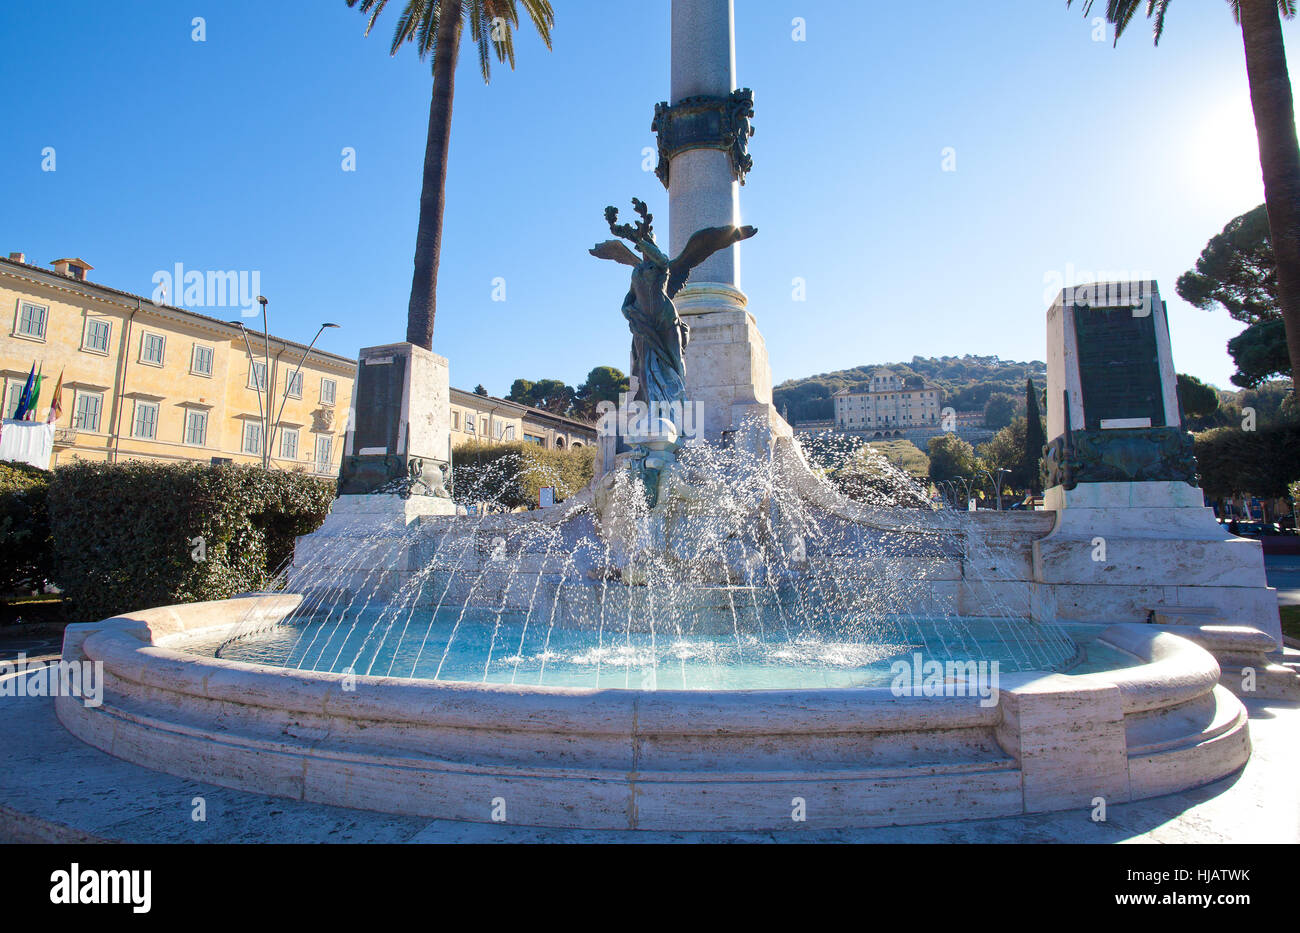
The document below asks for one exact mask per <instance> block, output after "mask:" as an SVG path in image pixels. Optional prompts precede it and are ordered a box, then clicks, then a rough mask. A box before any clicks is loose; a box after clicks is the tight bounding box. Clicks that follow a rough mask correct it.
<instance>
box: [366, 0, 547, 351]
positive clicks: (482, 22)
mask: <svg viewBox="0 0 1300 933" xmlns="http://www.w3.org/2000/svg"><path fill="white" fill-rule="evenodd" d="M347 5H348V6H349V7H357V8H359V9H360V11H361V12H362V13H366V14H369V15H370V21H369V22H368V23H367V24H366V35H370V30H371V29H372V28H374V25H375V20H377V19H378V18H379V14H380V13H382V12H383V11H384V7H385V6H387V5H388V0H347ZM518 6H522V7H523V8H524V12H525V13H526V14H527V15H528V18H529V19H530V20H531V21H532V24H533V26H534V27H535V28H536V29H537V32H538V34H539V35H540V36H541V37H542V41H543V42H545V43H546V47H547V48H548V49H549V48H550V47H551V27H552V26H553V25H554V24H555V12H554V11H553V10H552V9H551V4H550V2H549V0H407V3H406V7H405V8H404V9H403V10H402V13H401V15H400V16H399V17H398V19H397V28H396V29H395V30H394V32H393V42H392V46H391V48H390V49H389V52H390V53H391V54H393V55H396V54H397V50H398V49H399V48H401V47H402V44H403V43H406V42H414V43H415V47H416V49H417V50H418V51H419V53H420V58H421V59H424V58H425V57H426V56H428V55H430V54H432V56H433V98H432V100H431V101H430V103H429V134H428V138H427V140H426V142H425V145H424V183H423V186H422V187H421V189H420V224H419V228H418V230H417V231H416V234H415V271H414V274H413V275H412V277H411V300H410V304H409V305H408V306H407V311H406V339H407V341H408V342H410V343H414V344H418V345H419V346H422V347H424V348H425V349H426V350H431V349H433V319H434V316H435V314H436V312H437V305H438V261H439V259H440V258H441V254H442V209H443V203H444V200H445V197H446V191H447V149H448V143H449V141H450V138H451V137H450V130H451V103H452V98H453V96H454V94H455V91H456V62H457V61H458V60H459V58H460V40H461V34H462V33H463V31H464V30H465V28H466V27H467V26H468V28H469V34H470V36H471V38H472V39H473V40H474V44H475V45H476V46H477V47H478V63H479V69H480V70H481V71H482V72H483V81H484V83H488V82H490V81H491V80H492V53H494V52H495V53H496V57H497V61H500V62H509V63H510V67H511V69H513V68H514V67H515V44H514V31H515V29H517V28H518V27H519V11H518V9H517V7H518Z"/></svg>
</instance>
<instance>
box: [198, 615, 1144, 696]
mask: <svg viewBox="0 0 1300 933" xmlns="http://www.w3.org/2000/svg"><path fill="white" fill-rule="evenodd" d="M768 621H769V622H770V623H771V624H768V625H759V626H752V625H750V626H746V628H745V629H743V630H739V629H738V630H732V631H728V630H727V627H726V625H725V624H724V623H725V619H719V618H709V619H702V620H700V624H695V625H690V626H686V627H682V626H677V625H670V626H666V627H664V629H660V630H653V631H652V630H649V628H648V626H645V625H640V626H637V627H636V629H637V630H634V628H633V626H631V625H623V626H620V625H619V624H617V623H614V622H611V623H609V624H605V625H602V626H597V627H592V626H590V625H585V626H581V627H571V626H562V625H554V624H549V623H548V621H547V620H545V619H543V620H541V621H540V622H539V621H538V620H537V619H536V618H529V617H528V616H527V615H526V614H524V613H511V612H502V613H496V612H493V611H490V610H483V609H466V610H463V611H462V610H459V609H457V610H454V611H447V612H440V613H438V614H436V615H435V614H433V613H431V612H429V611H428V610H424V611H419V612H405V613H396V612H392V611H391V610H386V609H382V608H380V609H375V610H366V611H361V612H357V613H345V614H336V615H330V616H324V617H319V616H318V617H313V618H307V619H295V620H291V621H289V622H287V623H285V624H283V625H281V626H279V627H277V628H274V629H271V630H269V631H265V632H261V633H257V634H254V635H250V636H248V637H244V638H241V639H240V640H238V641H235V642H232V643H229V644H226V645H225V646H223V647H221V648H220V650H219V651H218V646H217V645H216V644H210V645H206V646H203V645H195V646H191V649H190V650H197V651H200V652H203V653H207V654H218V655H219V656H220V657H222V658H226V659H229V660H237V661H248V662H252V663H258V664H267V665H273V666H277V667H288V668H292V669H297V670H310V671H331V672H335V673H346V672H349V671H350V672H352V673H356V674H369V675H378V676H393V677H413V678H421V679H430V680H442V681H459V682H471V683H492V684H518V685H546V686H569V687H596V688H629V689H660V690H665V689H667V690H682V689H685V690H718V689H729V690H738V689H801V688H802V689H806V688H818V687H859V686H889V685H890V684H891V683H892V682H893V681H894V678H895V677H896V675H897V674H898V671H899V667H898V666H897V665H898V664H899V663H906V664H908V665H912V666H915V665H917V663H918V660H919V662H920V663H921V664H924V663H925V662H929V661H939V662H941V663H945V664H946V663H947V662H949V661H956V662H970V661H974V662H977V663H981V662H982V663H983V664H985V665H989V664H992V663H993V662H996V663H997V665H998V671H999V672H1000V673H1001V674H1006V673H1012V672H1016V671H1027V670H1066V669H1070V670H1077V671H1083V670H1104V669H1107V668H1113V667H1119V666H1125V665H1126V664H1127V663H1132V659H1129V658H1127V656H1125V655H1123V654H1122V653H1121V652H1116V651H1115V650H1114V649H1111V648H1108V647H1107V646H1104V645H1101V644H1099V643H1097V642H1095V641H1093V640H1092V635H1093V634H1095V633H1093V632H1091V631H1086V632H1083V633H1082V634H1083V635H1086V636H1087V637H1086V638H1081V640H1080V641H1078V642H1076V640H1075V639H1072V638H1071V637H1069V636H1068V635H1066V634H1064V631H1063V629H1062V627H1061V626H1055V625H1040V624H1038V623H1035V622H1030V621H1026V620H1018V619H1005V618H1000V619H992V618H987V619H985V618H952V617H945V618H910V617H909V618H889V619H881V620H875V621H872V622H862V623H858V624H857V625H855V626H853V628H855V629H856V631H855V632H854V636H855V637H848V636H846V635H845V634H844V633H843V632H840V633H834V632H815V631H793V632H792V631H789V630H788V628H787V627H785V626H783V625H782V624H780V623H779V620H778V621H775V622H774V621H772V620H768ZM985 669H986V670H989V669H991V668H987V667H986V668H985Z"/></svg>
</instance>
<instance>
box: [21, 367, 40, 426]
mask: <svg viewBox="0 0 1300 933" xmlns="http://www.w3.org/2000/svg"><path fill="white" fill-rule="evenodd" d="M44 370H45V364H44V363H42V364H41V368H40V369H38V370H36V384H35V385H34V386H32V397H31V398H30V399H28V400H27V411H26V412H25V413H24V414H23V417H24V418H26V419H27V420H28V421H35V420H36V406H37V405H38V404H40V401H41V382H42V381H44V379H45V377H44V376H42V375H41V373H42V372H43V371H44Z"/></svg>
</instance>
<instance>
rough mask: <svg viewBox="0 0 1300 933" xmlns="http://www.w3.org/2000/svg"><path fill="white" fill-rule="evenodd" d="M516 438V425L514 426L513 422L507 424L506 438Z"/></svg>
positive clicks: (511, 439)
mask: <svg viewBox="0 0 1300 933" xmlns="http://www.w3.org/2000/svg"><path fill="white" fill-rule="evenodd" d="M514 439H515V426H514V425H513V424H511V425H507V426H506V440H508V441H513V440H514Z"/></svg>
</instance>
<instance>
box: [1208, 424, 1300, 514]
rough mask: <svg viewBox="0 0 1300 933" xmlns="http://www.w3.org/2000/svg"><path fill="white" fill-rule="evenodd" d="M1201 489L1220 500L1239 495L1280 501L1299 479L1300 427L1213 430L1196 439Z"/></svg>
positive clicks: (1275, 425)
mask: <svg viewBox="0 0 1300 933" xmlns="http://www.w3.org/2000/svg"><path fill="white" fill-rule="evenodd" d="M1195 442H1196V467H1197V472H1198V473H1199V474H1200V484H1201V488H1202V489H1204V490H1205V492H1206V493H1208V494H1209V495H1210V496H1211V497H1213V498H1216V499H1219V498H1223V497H1226V496H1233V495H1237V494H1238V493H1251V494H1253V495H1256V496H1260V497H1265V498H1281V497H1283V496H1285V495H1287V493H1288V488H1287V487H1288V486H1289V485H1290V484H1291V483H1292V482H1294V481H1295V480H1297V479H1300V424H1297V423H1295V422H1281V423H1277V424H1271V425H1267V426H1265V427H1261V428H1259V430H1256V431H1243V430H1241V429H1240V428H1238V427H1235V426H1233V427H1225V428H1214V429H1213V430H1210V431H1205V432H1202V433H1201V434H1197V435H1196V436H1195Z"/></svg>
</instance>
